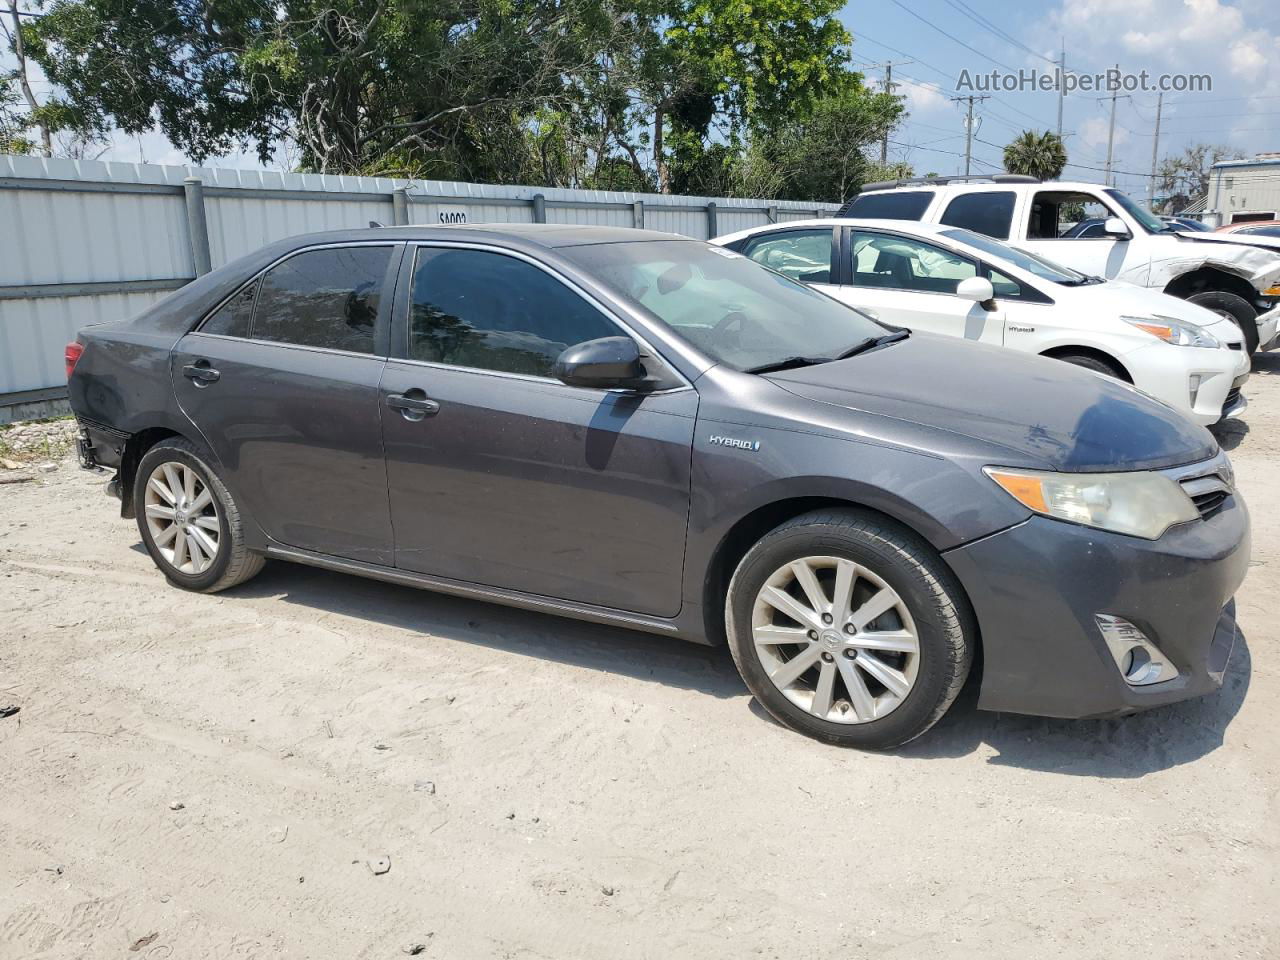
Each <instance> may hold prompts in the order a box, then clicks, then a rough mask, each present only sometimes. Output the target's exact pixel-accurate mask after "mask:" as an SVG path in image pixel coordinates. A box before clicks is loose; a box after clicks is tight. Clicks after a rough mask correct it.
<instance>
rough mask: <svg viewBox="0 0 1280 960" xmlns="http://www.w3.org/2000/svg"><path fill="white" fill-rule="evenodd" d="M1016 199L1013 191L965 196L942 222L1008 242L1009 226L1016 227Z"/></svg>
mask: <svg viewBox="0 0 1280 960" xmlns="http://www.w3.org/2000/svg"><path fill="white" fill-rule="evenodd" d="M1013 198H1014V194H1013V191H1011V190H1001V191H992V190H986V191H983V192H981V193H962V194H961V195H960V196H958V197H956V198H955V199H954V200H952V201H951V202H950V203H949V204H947V209H946V212H945V213H943V215H942V222H943V223H945V224H947V225H948V226H951V227H964V228H965V229H966V230H973V231H975V232H976V233H985V234H986V235H987V236H988V237H995V238H996V239H997V240H1008V239H1009V226H1010V225H1011V224H1012V223H1013Z"/></svg>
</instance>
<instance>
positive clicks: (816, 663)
mask: <svg viewBox="0 0 1280 960" xmlns="http://www.w3.org/2000/svg"><path fill="white" fill-rule="evenodd" d="M798 568H807V569H808V570H809V572H810V573H811V574H812V575H813V577H812V580H809V581H808V583H809V585H810V586H814V585H816V587H817V588H818V589H819V590H820V591H821V593H822V597H821V601H822V602H825V603H826V604H827V605H828V611H829V613H830V614H831V615H832V621H833V622H831V623H829V624H827V623H824V622H823V621H822V618H821V616H820V615H819V614H814V615H813V616H803V617H802V616H801V615H800V614H802V613H803V612H804V611H805V610H806V609H807V610H808V611H809V613H813V611H814V610H815V603H814V601H812V600H806V601H805V602H801V603H800V606H799V607H796V606H794V605H793V603H789V602H788V598H789V599H790V601H792V602H795V601H796V599H797V598H808V597H811V596H812V594H811V593H810V592H809V590H808V588H806V585H805V581H806V579H807V578H804V577H802V576H801V575H799V574H798V573H797V570H798ZM842 582H846V583H849V584H850V586H851V589H850V590H849V591H848V593H849V596H850V597H851V600H850V602H849V603H847V604H841V603H840V601H839V599H838V592H839V590H840V584H841V583H842ZM886 588H887V589H888V591H889V594H892V596H889V595H887V594H885V593H884V591H885V589H886ZM779 593H781V594H785V597H781V596H779ZM766 597H772V598H773V600H769V599H766ZM873 598H874V600H875V603H874V604H872V603H869V602H868V601H870V600H872V599H873ZM775 601H776V602H777V603H779V604H781V605H782V607H784V608H787V609H790V610H791V611H792V612H793V613H795V614H797V615H796V616H790V615H788V614H786V613H783V612H782V609H781V608H780V607H778V606H775V605H774V602H775ZM882 601H883V602H882ZM894 601H896V603H894ZM888 603H893V605H892V606H885V604H888ZM881 608H883V609H881ZM846 610H847V611H849V612H850V613H849V616H848V617H847V618H846V617H845V616H844V615H843V612H842V611H846ZM872 614H874V615H872ZM868 616H870V619H866V618H867V617H868ZM841 620H846V622H848V621H855V620H856V621H865V622H861V623H860V624H857V623H854V624H851V629H841V626H842V625H841ZM725 625H726V631H727V634H728V639H729V647H730V650H731V651H732V653H733V660H734V663H735V664H737V667H738V672H739V673H741V674H742V679H743V680H744V681H745V682H746V684H747V687H748V689H749V690H750V691H751V693H752V694H753V695H754V696H755V698H756V700H757V701H758V702H759V703H760V704H761V705H762V706H763V707H764V708H765V709H766V710H767V711H769V713H770V714H771V715H772V716H773V717H774V718H775V719H777V720H778V721H779V722H780V723H782V724H783V725H784V726H787V727H790V728H791V729H792V730H795V731H797V732H799V733H803V734H805V735H806V736H809V737H813V738H814V739H815V740H821V741H823V742H824V743H830V744H835V745H837V746H844V747H859V748H863V749H870V750H889V749H892V748H894V747H898V746H901V745H902V744H904V743H907V742H908V741H910V740H914V739H915V738H916V737H918V736H920V735H921V734H923V733H924V732H925V731H927V730H928V729H929V728H930V727H932V726H933V725H934V724H935V723H937V722H938V720H939V719H940V718H941V717H942V716H943V714H945V713H946V712H947V709H948V708H949V707H950V706H951V704H952V702H953V701H954V700H955V698H956V695H957V694H958V693H959V692H960V688H961V687H962V686H964V682H965V679H966V678H967V677H968V675H969V668H970V666H971V665H972V662H973V654H974V646H975V644H976V637H977V628H976V625H975V624H974V619H973V613H972V611H971V610H970V608H969V605H968V601H967V600H966V599H965V597H964V594H963V591H962V590H961V588H960V584H959V582H958V581H957V580H956V578H955V576H954V575H953V574H952V573H951V571H950V570H948V569H947V567H946V565H945V564H944V563H943V561H942V559H941V558H940V557H939V556H938V555H937V553H936V552H935V551H934V550H933V548H932V547H930V546H929V545H928V544H927V543H926V542H925V541H923V540H922V539H920V538H919V537H917V536H915V535H914V534H912V533H910V532H909V531H907V530H905V529H903V528H901V527H899V526H897V525H896V524H894V523H892V522H891V521H888V520H885V519H883V518H881V517H879V516H877V515H875V514H871V513H866V512H862V511H858V510H852V509H850V510H834V511H821V512H815V513H807V514H804V515H803V516H800V517H797V518H795V519H794V520H790V521H788V522H787V523H784V524H782V525H781V526H780V527H777V528H776V529H774V530H773V531H771V532H770V533H768V534H766V535H765V536H764V537H763V538H762V539H761V540H760V541H759V542H758V543H757V544H756V545H755V546H754V547H752V548H751V549H750V550H749V551H748V552H747V555H746V556H745V557H743V559H742V562H741V563H739V564H738V568H737V570H736V571H734V574H733V578H732V580H731V581H730V583H729V591H728V595H727V597H726V601H725ZM799 625H803V626H799ZM815 637H816V639H814V638H815ZM757 639H759V640H761V641H762V642H761V643H757V642H756V641H757ZM867 644H873V645H875V649H868V648H867V647H866V645H867ZM806 664H808V666H806ZM797 669H802V670H803V672H802V673H799V674H798V676H796V677H795V679H794V680H793V679H792V678H791V675H792V674H795V673H796V672H797ZM828 677H830V679H827V678H828ZM858 686H861V688H862V689H861V690H858V689H856V688H857V687H858ZM824 688H825V691H824Z"/></svg>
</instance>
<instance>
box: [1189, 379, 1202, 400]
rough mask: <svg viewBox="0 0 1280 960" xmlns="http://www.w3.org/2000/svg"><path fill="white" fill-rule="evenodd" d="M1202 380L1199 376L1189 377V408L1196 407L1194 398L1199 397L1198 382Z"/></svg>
mask: <svg viewBox="0 0 1280 960" xmlns="http://www.w3.org/2000/svg"><path fill="white" fill-rule="evenodd" d="M1201 379H1203V378H1202V377H1201V376H1200V374H1198V373H1193V374H1192V375H1191V406H1192V407H1193V408H1194V407H1195V405H1196V397H1198V396H1199V395H1200V381H1201Z"/></svg>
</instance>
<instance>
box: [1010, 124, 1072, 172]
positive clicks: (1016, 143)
mask: <svg viewBox="0 0 1280 960" xmlns="http://www.w3.org/2000/svg"><path fill="white" fill-rule="evenodd" d="M1066 165H1067V148H1066V147H1064V146H1063V145H1062V138H1061V137H1060V136H1058V135H1057V134H1056V133H1050V132H1049V131H1048V130H1046V131H1045V132H1044V133H1039V134H1037V133H1033V132H1032V131H1030V130H1024V131H1022V133H1021V134H1019V135H1018V136H1017V137H1016V138H1015V139H1014V140H1013V141H1012V142H1010V143H1009V145H1008V146H1006V147H1005V148H1004V168H1005V169H1006V170H1008V171H1009V172H1010V173H1023V174H1026V175H1027V176H1030V177H1038V178H1039V179H1041V180H1056V179H1057V178H1058V177H1060V176H1062V168H1063V167H1065V166H1066Z"/></svg>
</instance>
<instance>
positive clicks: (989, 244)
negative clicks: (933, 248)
mask: <svg viewBox="0 0 1280 960" xmlns="http://www.w3.org/2000/svg"><path fill="white" fill-rule="evenodd" d="M942 236H944V237H950V238H951V239H952V240H959V241H960V242H961V243H963V244H967V245H968V246H970V247H974V248H976V249H978V250H981V251H982V252H983V253H984V254H986V255H987V256H988V257H990V258H992V259H993V260H1003V261H1004V262H1005V263H1010V264H1013V266H1015V267H1020V268H1022V269H1023V270H1025V271H1027V273H1031V274H1034V275H1035V276H1037V277H1039V278H1040V279H1041V280H1051V281H1053V282H1054V283H1065V284H1071V285H1075V284H1078V283H1080V281H1081V280H1084V279H1085V275H1084V274H1083V273H1077V272H1076V271H1075V270H1072V269H1071V268H1070V267H1064V266H1062V265H1061V264H1058V263H1054V262H1053V261H1051V260H1046V259H1044V258H1043V257H1038V256H1036V255H1035V254H1032V253H1027V252H1026V251H1025V250H1019V249H1017V248H1016V247H1011V246H1009V245H1008V244H1007V243H1001V242H1000V241H999V240H992V239H991V238H990V237H984V236H983V235H982V234H980V233H974V232H973V231H972V230H943V231H942Z"/></svg>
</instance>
